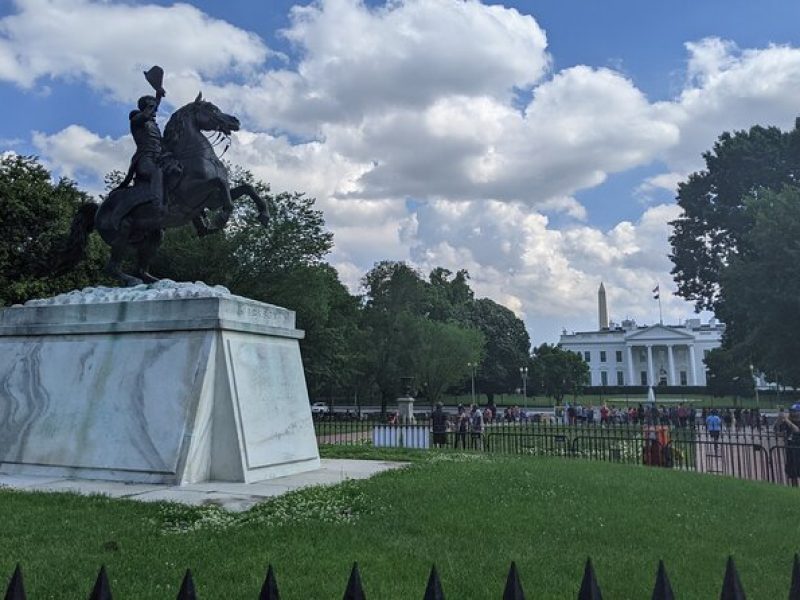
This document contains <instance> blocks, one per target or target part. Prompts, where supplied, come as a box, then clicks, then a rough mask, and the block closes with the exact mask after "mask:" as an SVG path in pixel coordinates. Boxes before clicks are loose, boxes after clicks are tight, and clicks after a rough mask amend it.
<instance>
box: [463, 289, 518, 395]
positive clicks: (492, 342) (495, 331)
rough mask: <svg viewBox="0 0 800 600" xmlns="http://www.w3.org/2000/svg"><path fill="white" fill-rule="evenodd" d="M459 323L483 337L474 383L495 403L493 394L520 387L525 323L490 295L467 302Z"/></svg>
mask: <svg viewBox="0 0 800 600" xmlns="http://www.w3.org/2000/svg"><path fill="white" fill-rule="evenodd" d="M461 324H462V325H466V326H470V327H474V328H475V329H477V330H478V331H480V332H481V333H482V334H483V336H484V339H485V340H486V346H485V354H484V358H483V361H482V362H481V363H480V366H479V368H478V373H477V386H478V389H479V390H480V391H481V392H483V393H485V394H486V396H487V398H488V400H489V404H494V395H495V394H498V393H505V392H507V391H509V390H512V389H514V388H516V387H519V368H520V367H522V366H525V365H527V364H528V360H529V352H530V345H531V343H530V337H528V332H527V330H526V329H525V324H524V323H523V322H522V321H521V320H520V319H518V318H517V316H516V315H515V314H514V313H513V312H512V311H510V310H509V309H507V308H506V307H505V306H502V305H500V304H498V303H497V302H494V301H493V300H490V299H489V298H481V299H479V300H475V301H473V302H471V303H469V304H467V305H466V307H465V311H464V317H463V320H462V321H461Z"/></svg>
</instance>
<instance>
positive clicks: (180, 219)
mask: <svg viewBox="0 0 800 600" xmlns="http://www.w3.org/2000/svg"><path fill="white" fill-rule="evenodd" d="M144 75H145V78H146V79H147V81H148V83H150V85H151V86H152V87H153V89H154V90H155V93H156V95H155V96H149V95H148V96H142V97H141V98H139V101H138V103H137V104H138V106H137V110H133V111H131V113H130V117H129V119H130V128H131V135H132V136H133V139H134V141H135V142H136V153H135V154H134V155H133V158H132V159H131V164H130V167H129V169H128V173H127V175H126V176H125V179H124V180H123V181H122V183H121V184H120V185H119V186H117V187H116V188H115V189H113V190H112V191H111V192H110V193H109V194H108V197H107V198H106V199H105V200H104V201H103V202H102V203H101V204H100V205H97V204H95V203H87V204H85V205H83V206H82V207H80V208H79V209H78V212H77V214H76V215H75V218H74V219H73V221H72V225H71V227H70V233H69V237H68V239H67V241H66V243H65V245H64V247H63V248H62V249H61V253H60V256H59V257H58V259H57V260H56V265H55V269H56V271H57V272H63V271H65V270H67V269H69V268H71V267H72V266H74V265H75V264H77V263H78V262H79V261H80V260H81V259H82V258H83V257H84V254H85V250H86V245H87V241H88V236H89V234H90V233H91V232H92V230H96V231H97V233H99V234H100V237H101V238H102V239H103V240H104V241H105V242H106V243H107V244H108V245H109V246H110V247H111V257H110V259H109V261H108V265H107V266H106V272H107V273H108V274H109V275H110V276H112V277H114V278H116V279H118V280H119V281H121V282H122V283H123V284H125V285H138V284H141V283H153V282H155V281H158V280H157V279H156V278H155V277H153V276H152V275H150V273H148V268H149V265H150V261H151V260H152V258H153V256H155V253H156V251H157V250H158V247H159V246H160V245H161V241H162V239H163V236H164V229H166V228H168V227H181V226H183V225H186V224H188V223H192V224H193V226H194V228H195V230H196V231H197V234H198V235H200V236H203V235H207V234H209V233H215V232H219V231H222V229H224V227H225V225H226V223H227V222H228V219H229V218H230V216H231V213H232V212H233V200H235V199H237V198H239V197H241V196H248V197H249V198H250V199H251V200H252V201H253V203H254V204H255V205H256V208H257V209H258V220H259V222H260V223H261V224H262V225H264V226H266V225H267V224H268V223H269V211H268V208H267V204H266V202H264V199H263V198H261V197H260V196H259V195H258V193H256V191H255V189H253V186H251V185H248V184H243V185H239V186H237V187H234V188H231V187H230V183H229V181H228V169H227V168H226V167H225V165H224V164H223V162H222V161H221V160H220V159H219V158H218V157H217V155H216V153H215V151H214V146H213V145H212V144H211V142H210V141H209V140H208V138H206V136H205V135H203V132H204V131H210V132H216V133H217V134H218V135H222V136H225V137H227V138H230V135H231V133H232V132H234V131H238V130H239V120H238V119H237V118H236V117H234V116H232V115H228V114H225V113H223V112H222V111H220V109H219V108H217V107H216V106H214V105H213V104H212V103H211V102H208V101H206V100H203V95H202V93H200V94H198V96H197V98H196V99H195V100H194V102H190V103H188V104H187V105H185V106H183V107H182V108H179V109H178V110H176V111H175V112H174V113H173V114H172V116H171V117H170V119H169V121H168V122H167V126H166V127H165V128H164V135H163V136H162V135H161V130H160V129H159V127H158V123H156V120H155V116H156V113H157V112H158V107H159V105H160V103H161V99H162V98H163V97H164V96H166V92H165V91H164V88H163V87H162V83H163V78H164V71H163V70H162V69H161V67H158V66H155V67H153V68H151V69H150V70H149V71H146V72H145V74H144ZM131 183H132V184H133V185H131ZM209 213H214V215H215V216H214V218H213V219H212V222H209V219H208V214H209ZM129 248H132V249H134V250H135V251H136V270H135V273H134V274H128V273H123V272H122V268H121V262H122V259H123V257H124V255H125V252H126V250H127V249H129Z"/></svg>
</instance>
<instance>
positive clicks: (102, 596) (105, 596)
mask: <svg viewBox="0 0 800 600" xmlns="http://www.w3.org/2000/svg"><path fill="white" fill-rule="evenodd" d="M89 600H111V585H110V584H109V583H108V574H107V573H106V566H105V565H102V566H101V567H100V572H99V573H98V574H97V579H96V580H95V582H94V587H93V588H92V593H91V594H90V595H89Z"/></svg>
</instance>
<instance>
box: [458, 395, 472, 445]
mask: <svg viewBox="0 0 800 600" xmlns="http://www.w3.org/2000/svg"><path fill="white" fill-rule="evenodd" d="M468 430H469V415H468V414H467V411H466V410H464V405H463V404H459V405H458V413H457V414H456V441H455V447H456V448H458V445H459V444H461V448H463V449H464V450H466V449H467V431H468Z"/></svg>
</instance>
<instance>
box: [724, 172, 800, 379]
mask: <svg viewBox="0 0 800 600" xmlns="http://www.w3.org/2000/svg"><path fill="white" fill-rule="evenodd" d="M746 209H747V216H748V219H749V220H750V221H751V222H752V227H751V228H750V230H749V231H748V232H747V233H746V234H745V235H744V236H743V237H742V243H741V244H740V249H739V252H738V253H737V254H735V255H734V256H732V257H731V259H730V262H729V264H728V265H727V267H726V268H725V270H724V272H723V274H722V277H721V282H720V301H719V302H718V306H719V308H718V313H717V314H718V315H719V317H720V318H721V319H722V320H723V321H724V322H725V323H726V330H725V337H724V344H723V345H724V348H725V349H726V351H727V354H729V355H730V358H731V360H733V361H735V363H736V364H738V365H739V370H740V371H741V370H742V368H743V367H742V365H745V366H746V367H747V370H748V373H747V377H748V379H749V377H750V375H749V364H754V365H755V366H756V367H757V368H758V370H759V371H762V372H765V373H767V374H768V375H769V376H770V378H771V379H773V380H779V381H781V382H783V383H785V384H789V385H792V386H795V387H797V386H800V363H798V361H797V357H798V356H800V319H798V315H799V314H800V190H798V189H797V188H794V187H789V186H787V187H784V188H783V189H782V190H781V191H779V192H772V191H765V192H764V193H762V194H759V195H758V196H754V197H751V198H749V199H748V200H747V201H746ZM721 364H724V363H719V362H714V363H712V364H710V365H709V367H710V368H711V370H712V373H713V371H714V369H715V368H717V366H719V365H721ZM720 375H721V376H724V372H721V373H720Z"/></svg>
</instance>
